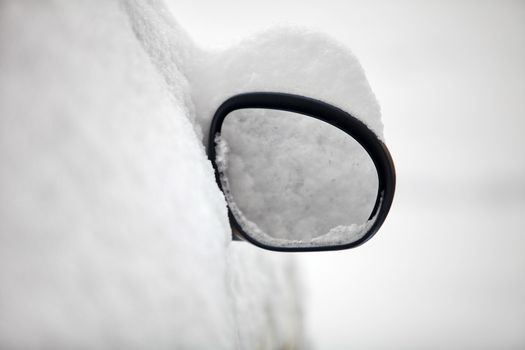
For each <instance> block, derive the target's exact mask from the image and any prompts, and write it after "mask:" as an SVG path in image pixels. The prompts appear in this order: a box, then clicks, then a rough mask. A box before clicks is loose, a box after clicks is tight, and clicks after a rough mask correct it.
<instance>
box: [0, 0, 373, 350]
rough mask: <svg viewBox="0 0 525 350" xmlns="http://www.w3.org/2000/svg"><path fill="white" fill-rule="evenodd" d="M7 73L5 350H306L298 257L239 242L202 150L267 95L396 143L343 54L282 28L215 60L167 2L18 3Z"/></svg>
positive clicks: (1, 220) (3, 94)
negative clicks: (214, 121)
mask: <svg viewBox="0 0 525 350" xmlns="http://www.w3.org/2000/svg"><path fill="white" fill-rule="evenodd" d="M0 76H1V79H0V166H1V169H2V172H1V173H0V193H1V194H2V195H1V196H0V347H1V348H40V347H48V348H57V349H58V348H180V349H210V348H213V349H233V348H238V349H279V348H283V349H284V348H287V349H288V348H290V349H292V348H300V347H301V346H302V345H303V344H302V340H301V339H303V338H304V337H303V331H302V322H301V319H302V306H301V305H302V291H301V286H300V282H299V281H298V276H297V271H296V266H295V262H294V260H293V259H292V257H291V256H289V255H286V254H277V253H270V252H266V251H262V250H260V249H258V248H255V247H253V246H251V245H249V244H246V243H239V244H235V243H231V231H230V227H229V223H228V220H227V210H226V204H225V201H224V197H223V195H222V193H221V192H220V191H219V190H218V188H217V185H216V183H215V179H214V174H213V170H212V167H211V165H210V163H209V161H208V160H207V158H206V154H205V152H204V147H203V143H202V142H201V141H202V140H203V139H205V136H206V133H207V130H208V126H209V123H210V120H211V116H212V115H213V112H214V110H215V108H216V107H217V106H218V105H219V104H220V103H221V102H222V101H223V100H224V99H225V98H227V97H229V96H231V95H232V94H235V93H238V92H247V91H253V90H261V91H262V90H267V91H283V92H295V93H302V94H306V95H310V96H315V97H316V98H319V99H322V100H325V101H327V102H331V103H333V104H335V105H338V106H340V107H342V108H343V109H345V110H348V111H350V112H352V113H354V114H355V115H356V116H358V117H360V118H361V119H362V120H363V121H365V122H366V123H367V124H368V125H369V126H370V127H371V128H372V129H373V130H375V131H376V132H377V133H378V134H379V135H381V133H382V126H381V122H380V117H379V108H378V106H377V103H376V102H375V99H374V97H373V94H372V93H371V90H370V88H369V86H368V84H367V83H366V79H365V78H364V74H363V72H362V70H361V69H360V67H359V64H358V63H357V61H356V60H355V58H354V57H353V56H352V55H351V54H350V53H349V52H348V51H347V50H346V49H345V48H343V47H340V46H339V45H338V44H336V43H334V42H333V41H331V40H330V39H328V38H326V37H325V36H324V35H321V34H316V33H312V32H308V31H303V30H299V29H276V30H273V31H269V32H267V33H263V34H261V35H259V36H256V37H253V38H250V39H247V40H246V41H244V42H242V43H240V44H239V45H238V46H237V47H234V48H231V49H226V50H224V51H221V52H207V51H206V50H203V49H201V48H198V47H196V46H195V45H194V44H193V43H192V42H191V40H190V38H189V36H188V35H187V34H186V33H185V32H184V30H182V29H181V28H180V27H179V26H178V25H177V23H176V22H175V20H174V19H173V14H172V12H170V11H168V10H167V9H166V7H165V6H164V3H163V2H162V1H157V0H150V1H139V0H136V1H135V0H127V1H124V0H122V1H95V2H62V1H45V2H18V1H6V2H2V3H1V4H0ZM254 131H255V130H252V132H254ZM236 183H238V182H236ZM246 189H249V188H248V187H247V188H246Z"/></svg>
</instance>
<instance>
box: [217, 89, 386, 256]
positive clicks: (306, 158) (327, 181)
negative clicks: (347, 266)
mask: <svg viewBox="0 0 525 350" xmlns="http://www.w3.org/2000/svg"><path fill="white" fill-rule="evenodd" d="M207 151H208V156H209V158H210V160H211V162H212V164H213V166H214V169H215V176H216V180H217V183H218V185H219V187H220V188H221V190H222V191H223V193H224V196H225V197H226V201H227V203H228V209H229V217H230V224H231V226H232V231H233V234H234V238H242V239H245V240H247V241H250V242H251V243H253V244H255V245H257V246H259V247H261V248H265V249H270V250H278V251H314V250H335V249H348V248H353V247H357V246H359V245H361V244H363V243H364V242H366V241H367V240H368V239H370V238H371V237H372V236H373V235H374V234H375V233H376V232H377V231H378V230H379V228H380V227H381V225H382V224H383V222H384V221H385V218H386V217H387V215H388V212H389V210H390V207H391V204H392V201H393V198H394V192H395V182H396V176H395V168H394V164H393V161H392V158H391V156H390V153H389V151H388V149H387V147H386V146H385V144H384V143H383V141H382V140H381V139H380V138H378V137H377V135H376V134H375V133H374V132H373V131H372V130H370V129H369V128H368V126H367V125H365V124H364V123H363V122H362V121H360V120H359V119H357V118H355V117H354V116H352V115H350V114H349V113H347V112H345V111H343V110H341V109H339V108H337V107H335V106H332V105H330V104H327V103H325V102H322V101H319V100H315V99H312V98H309V97H305V96H299V95H292V94H286V93H279V92H251V93H245V94H240V95H236V96H233V97H230V98H229V99H227V100H226V101H224V102H223V103H222V104H221V106H220V107H219V108H218V109H217V111H216V112H215V115H214V116H213V119H212V122H211V125H210V132H209V136H208V148H207Z"/></svg>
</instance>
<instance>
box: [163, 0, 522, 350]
mask: <svg viewBox="0 0 525 350" xmlns="http://www.w3.org/2000/svg"><path fill="white" fill-rule="evenodd" d="M172 8H173V9H174V13H175V14H176V17H177V20H178V21H179V22H180V23H181V24H182V25H183V26H184V27H185V28H186V30H187V31H188V32H189V33H190V35H192V36H193V38H194V39H195V40H196V41H197V42H198V43H200V44H201V45H204V46H220V45H224V44H227V43H230V42H234V41H236V40H238V39H240V38H242V37H244V36H246V35H248V34H249V33H250V32H254V31H257V30H260V29H263V28H267V27H270V26H272V25H274V24H283V23H285V24H286V23H288V24H294V25H303V26H308V27H312V28H317V29H319V30H321V31H323V32H326V33H328V34H330V35H332V36H334V37H336V38H337V39H338V40H340V41H341V42H343V43H345V44H346V45H348V46H349V47H350V48H351V49H352V51H353V52H354V53H355V54H356V56H357V57H358V59H359V60H360V61H361V64H362V65H363V67H364V69H365V71H366V74H367V76H368V79H369V81H370V84H371V86H372V89H373V90H374V92H375V93H376V95H377V98H378V99H379V102H380V104H381V107H382V112H383V121H384V124H385V136H386V141H387V144H388V146H389V148H390V150H391V152H392V154H393V157H394V160H395V163H396V167H397V172H398V188H397V196H396V199H395V202H394V207H393V209H392V212H391V215H390V216H389V218H388V219H387V222H386V223H385V225H384V226H383V228H382V230H381V231H380V232H379V233H378V235H377V236H376V237H375V238H374V239H373V240H372V241H370V242H369V243H367V244H366V245H365V246H363V247H360V248H358V249H355V250H351V251H342V252H335V253H315V254H303V255H301V256H300V257H299V259H300V261H301V262H302V263H303V265H304V267H305V269H304V270H305V271H304V278H305V284H306V285H307V288H305V289H307V290H308V297H307V300H308V302H307V312H308V319H307V323H308V327H309V328H308V334H309V337H310V339H311V341H312V343H313V344H314V345H315V347H316V348H318V349H349V348H357V349H367V348H374V349H377V348H385V349H409V348H413V349H421V348H424V349H430V348H449V349H460V348H476V349H480V348H491V349H496V348H497V349H500V348H501V349H503V348H524V347H525V229H524V228H523V225H522V223H523V217H524V216H525V141H524V137H523V135H524V133H525V1H386V0H385V1H336V0H323V1H318V0H314V1H296V0H293V1H286V0H265V1H259V2H255V1H245V0H244V1H241V0H224V1H199V0H191V1H190V0H177V1H176V2H175V1H174V2H173V3H172Z"/></svg>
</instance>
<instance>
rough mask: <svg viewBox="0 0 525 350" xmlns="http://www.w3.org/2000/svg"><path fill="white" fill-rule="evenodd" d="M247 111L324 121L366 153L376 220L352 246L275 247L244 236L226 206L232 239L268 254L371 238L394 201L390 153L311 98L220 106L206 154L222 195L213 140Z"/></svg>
mask: <svg viewBox="0 0 525 350" xmlns="http://www.w3.org/2000/svg"><path fill="white" fill-rule="evenodd" d="M247 108H251V109H254V108H256V109H273V110H281V111H287V112H294V113H298V114H302V115H304V116H308V117H312V118H316V119H318V120H321V121H324V122H326V123H328V124H330V125H332V126H335V127H336V128H339V129H340V130H342V131H343V132H345V133H346V134H348V135H350V136H351V137H353V138H354V139H355V140H356V141H357V142H358V143H359V144H360V145H361V146H362V147H363V148H364V149H365V151H366V152H367V153H368V155H369V156H370V158H371V159H372V161H373V163H374V165H375V167H376V170H377V175H378V180H379V181H378V191H377V197H376V202H375V205H374V208H373V210H372V213H371V214H370V216H369V220H370V219H371V218H373V217H374V216H376V215H377V217H376V220H375V221H374V223H373V224H372V225H371V226H370V228H369V230H368V231H367V232H366V233H365V234H364V235H363V237H361V238H360V239H358V240H357V241H354V242H351V243H347V244H342V245H336V246H330V245H327V246H317V247H316V246H310V247H278V246H271V245H267V244H264V243H262V242H259V241H257V240H256V239H254V238H253V237H251V236H250V235H249V234H247V233H246V232H244V230H243V229H242V227H241V226H240V225H239V223H238V222H237V220H236V219H235V217H234V215H233V213H232V212H231V210H230V207H229V203H228V217H229V219H230V225H231V227H232V233H233V239H236V238H240V239H243V240H246V241H248V242H250V243H252V244H254V245H256V246H258V247H260V248H263V249H268V250H274V251H281V252H306V251H327V250H342V249H350V248H355V247H357V246H360V245H362V244H363V243H365V242H366V241H368V240H369V239H370V238H372V237H373V236H374V235H375V234H376V233H377V231H378V230H379V228H380V227H381V225H383V223H384V221H385V219H386V217H387V215H388V212H389V211H390V207H391V206H392V201H393V199H394V192H395V187H396V172H395V167H394V162H393V160H392V157H391V155H390V152H389V151H388V148H387V147H386V145H385V144H384V143H383V142H382V141H381V140H380V139H379V138H378V137H377V135H376V134H375V133H374V132H373V131H372V130H370V129H369V128H368V127H367V126H366V125H365V124H364V123H363V122H362V121H360V120H359V119H357V118H355V117H354V116H352V115H350V114H349V113H347V112H345V111H343V110H341V109H339V108H337V107H335V106H332V105H330V104H328V103H325V102H322V101H319V100H316V99H313V98H309V97H305V96H300V95H294V94H288V93H281V92H249V93H243V94H239V95H235V96H232V97H230V98H228V99H227V100H226V101H224V102H223V103H222V104H221V105H220V106H219V108H218V109H217V111H216V112H215V115H214V116H213V120H212V122H211V125H210V131H209V135H208V146H207V153H208V158H209V159H210V161H211V163H212V165H213V169H214V171H215V180H216V181H217V184H218V186H219V188H220V189H221V191H222V192H224V190H223V188H222V183H221V180H220V175H221V174H220V173H219V170H218V167H217V164H216V163H215V157H216V145H215V139H216V137H217V135H220V133H221V128H222V124H223V122H224V120H225V119H226V117H227V116H228V114H230V113H231V112H233V111H235V110H238V109H247Z"/></svg>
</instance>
